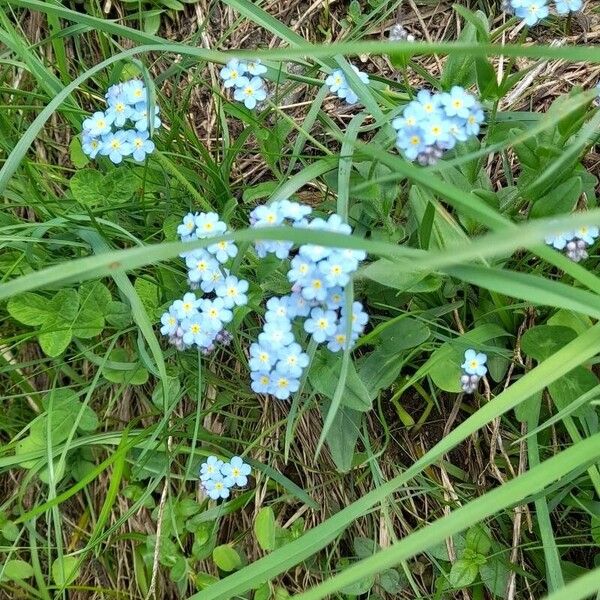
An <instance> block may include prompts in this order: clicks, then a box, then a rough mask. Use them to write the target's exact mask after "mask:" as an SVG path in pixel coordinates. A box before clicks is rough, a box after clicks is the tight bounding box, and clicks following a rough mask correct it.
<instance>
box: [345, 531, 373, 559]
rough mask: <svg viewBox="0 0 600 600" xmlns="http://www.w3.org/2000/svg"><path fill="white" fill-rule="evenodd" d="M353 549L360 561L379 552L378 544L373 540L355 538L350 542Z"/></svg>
mask: <svg viewBox="0 0 600 600" xmlns="http://www.w3.org/2000/svg"><path fill="white" fill-rule="evenodd" d="M352 545H353V547H354V553H355V554H356V556H358V558H360V559H361V560H362V559H363V558H367V557H369V556H372V555H373V554H375V553H376V552H377V551H378V550H379V544H377V542H376V541H375V540H372V539H370V538H366V537H361V536H356V537H355V538H354V540H353V541H352Z"/></svg>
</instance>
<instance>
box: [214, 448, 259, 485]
mask: <svg viewBox="0 0 600 600" xmlns="http://www.w3.org/2000/svg"><path fill="white" fill-rule="evenodd" d="M251 470H252V469H251V468H250V465H247V464H246V463H245V462H244V461H243V460H242V459H241V458H240V457H239V456H234V457H233V458H232V459H231V460H230V461H229V462H228V463H225V464H224V465H223V466H222V467H221V473H222V475H223V477H225V480H226V482H227V483H229V484H230V486H229V487H231V486H233V485H237V486H239V487H244V486H245V485H247V484H248V475H250V472H251Z"/></svg>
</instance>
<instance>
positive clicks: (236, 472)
mask: <svg viewBox="0 0 600 600" xmlns="http://www.w3.org/2000/svg"><path fill="white" fill-rule="evenodd" d="M231 474H232V475H233V476H234V477H239V476H240V475H241V472H240V470H239V469H238V468H237V467H233V469H231Z"/></svg>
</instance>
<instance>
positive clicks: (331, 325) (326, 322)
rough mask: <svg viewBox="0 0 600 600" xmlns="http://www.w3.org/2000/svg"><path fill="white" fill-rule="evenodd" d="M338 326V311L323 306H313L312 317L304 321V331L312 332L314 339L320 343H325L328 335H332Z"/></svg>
mask: <svg viewBox="0 0 600 600" xmlns="http://www.w3.org/2000/svg"><path fill="white" fill-rule="evenodd" d="M336 327H337V315H336V313H335V312H334V311H332V310H327V311H326V310H323V309H322V308H313V309H312V310H311V311H310V318H309V319H306V321H304V331H306V333H310V334H312V337H313V339H314V340H315V342H317V343H318V344H321V343H323V342H324V341H325V339H326V338H327V337H328V336H330V335H332V334H333V333H334V332H335V330H336Z"/></svg>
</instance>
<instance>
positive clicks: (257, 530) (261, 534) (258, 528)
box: [254, 506, 276, 551]
mask: <svg viewBox="0 0 600 600" xmlns="http://www.w3.org/2000/svg"><path fill="white" fill-rule="evenodd" d="M275 527H276V525H275V513H274V512H273V509H272V508H271V507H270V506H264V507H263V508H261V509H260V510H259V511H258V514H257V515H256V519H255V521H254V534H255V535H256V540H257V541H258V544H259V546H260V547H261V548H262V549H263V550H266V551H271V550H274V549H275Z"/></svg>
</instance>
